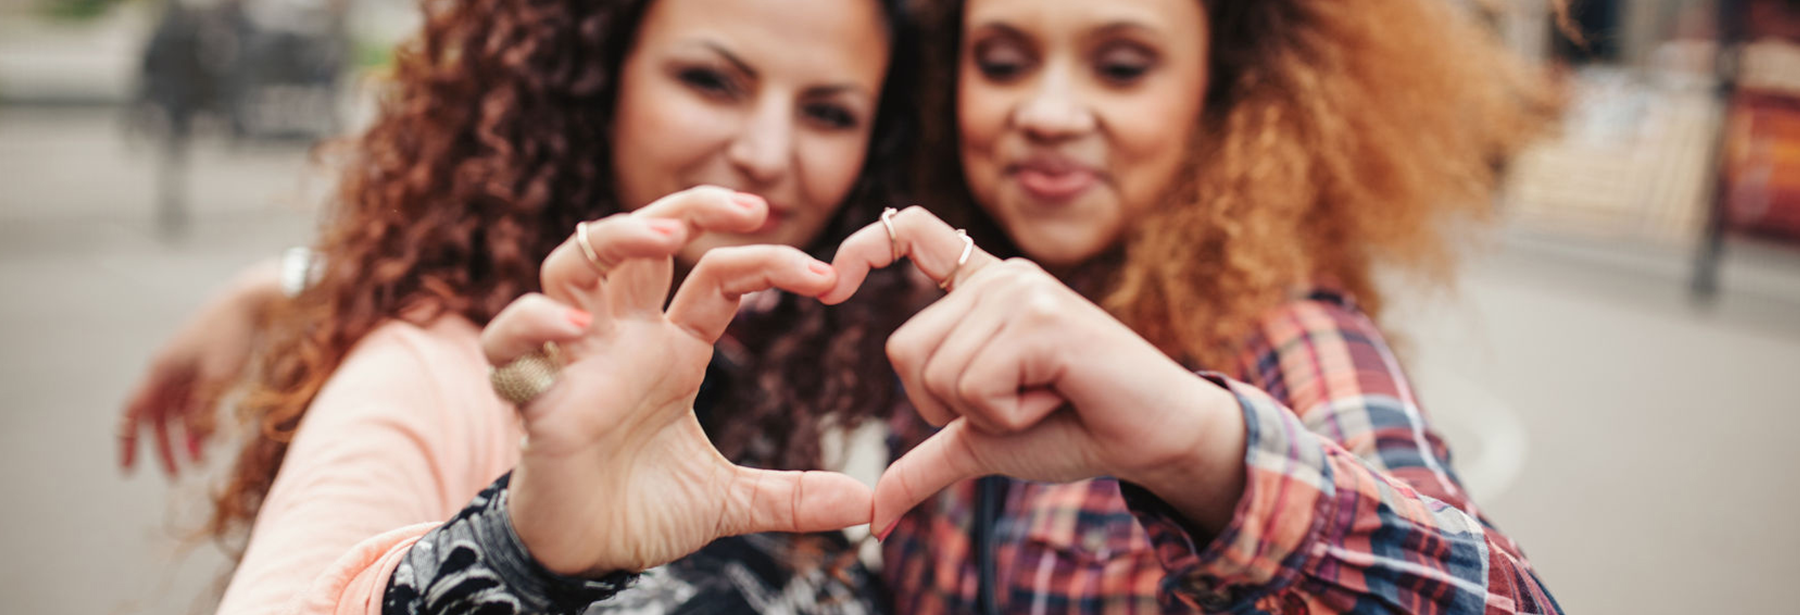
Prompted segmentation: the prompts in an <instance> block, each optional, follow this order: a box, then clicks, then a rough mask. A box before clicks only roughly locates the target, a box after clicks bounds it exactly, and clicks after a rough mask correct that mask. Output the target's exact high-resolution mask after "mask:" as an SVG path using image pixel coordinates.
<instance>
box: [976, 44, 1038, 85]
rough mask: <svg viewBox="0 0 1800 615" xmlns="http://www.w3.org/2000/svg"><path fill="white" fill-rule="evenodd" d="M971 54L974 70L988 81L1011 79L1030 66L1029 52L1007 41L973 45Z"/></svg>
mask: <svg viewBox="0 0 1800 615" xmlns="http://www.w3.org/2000/svg"><path fill="white" fill-rule="evenodd" d="M973 55H974V60H975V68H976V70H979V71H981V75H982V76H983V77H986V78H988V80H990V81H995V82H1001V83H1004V82H1007V81H1012V80H1014V79H1017V78H1019V77H1020V76H1023V75H1024V74H1025V72H1026V71H1027V70H1030V68H1031V61H1032V59H1031V54H1029V53H1027V52H1026V51H1025V50H1024V49H1022V48H1020V47H1019V45H1017V44H1013V43H1009V42H1000V41H991V42H983V43H981V44H979V45H976V46H975V50H974V53H973Z"/></svg>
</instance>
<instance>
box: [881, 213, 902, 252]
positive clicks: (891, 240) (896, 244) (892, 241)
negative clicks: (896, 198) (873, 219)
mask: <svg viewBox="0 0 1800 615" xmlns="http://www.w3.org/2000/svg"><path fill="white" fill-rule="evenodd" d="M898 213H900V210H898V209H894V208H892V207H889V208H887V209H883V210H881V226H883V227H886V228H887V234H888V249H890V250H892V251H893V253H894V262H895V263H898V262H900V236H899V235H897V234H895V233H894V214H898Z"/></svg>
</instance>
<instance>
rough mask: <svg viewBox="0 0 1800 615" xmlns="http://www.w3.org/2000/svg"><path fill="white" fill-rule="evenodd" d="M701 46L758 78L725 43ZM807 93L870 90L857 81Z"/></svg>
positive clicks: (861, 93) (844, 92) (746, 63)
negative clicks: (856, 82)
mask: <svg viewBox="0 0 1800 615" xmlns="http://www.w3.org/2000/svg"><path fill="white" fill-rule="evenodd" d="M700 46H702V47H705V48H707V49H709V50H711V51H712V52H713V53H716V54H719V57H721V58H724V59H725V61H726V62H728V63H730V64H731V65H732V67H734V68H736V69H737V70H738V71H740V72H743V73H744V75H745V76H748V77H749V78H750V79H752V80H754V79H756V78H757V73H756V69H754V68H750V64H749V63H748V62H745V61H744V60H743V58H739V57H737V54H734V53H732V52H731V50H730V49H726V48H725V46H724V45H720V44H718V43H716V42H713V41H701V42H700ZM806 94H807V95H809V96H834V95H837V94H853V95H863V96H867V95H868V92H866V91H865V88H863V87H862V86H861V85H858V84H855V83H833V84H830V85H821V86H817V87H810V88H806Z"/></svg>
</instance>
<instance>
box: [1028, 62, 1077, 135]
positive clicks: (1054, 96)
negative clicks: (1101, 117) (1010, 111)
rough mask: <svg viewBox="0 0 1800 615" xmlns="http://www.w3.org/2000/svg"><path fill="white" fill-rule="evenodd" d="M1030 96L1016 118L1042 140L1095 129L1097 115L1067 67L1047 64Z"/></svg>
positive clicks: (1031, 133)
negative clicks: (1082, 95)
mask: <svg viewBox="0 0 1800 615" xmlns="http://www.w3.org/2000/svg"><path fill="white" fill-rule="evenodd" d="M1035 85H1036V87H1034V88H1032V89H1031V90H1030V92H1029V94H1028V95H1027V96H1028V97H1027V98H1026V99H1025V100H1023V101H1021V102H1020V104H1019V107H1018V109H1017V110H1015V113H1014V117H1013V121H1014V122H1015V123H1016V124H1017V125H1018V127H1019V128H1020V129H1022V130H1024V131H1025V133H1026V134H1027V135H1029V136H1031V137H1032V138H1034V139H1038V140H1042V141H1057V140H1062V139H1067V138H1070V137H1074V136H1078V135H1081V134H1084V133H1086V132H1088V131H1091V130H1093V129H1094V114H1093V112H1092V110H1090V109H1089V108H1088V106H1087V104H1086V102H1085V101H1083V100H1082V97H1081V92H1080V91H1078V88H1077V87H1076V84H1075V80H1074V79H1073V78H1072V71H1070V70H1069V69H1068V68H1067V67H1065V66H1048V67H1045V70H1044V71H1043V73H1041V76H1040V77H1039V78H1038V79H1037V83H1036V84H1035Z"/></svg>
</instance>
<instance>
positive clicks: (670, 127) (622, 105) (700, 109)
mask: <svg viewBox="0 0 1800 615" xmlns="http://www.w3.org/2000/svg"><path fill="white" fill-rule="evenodd" d="M622 85H623V86H629V85H633V84H632V83H630V82H629V81H628V82H627V83H625V84H622ZM621 91H624V92H631V94H630V95H627V96H621V97H620V99H619V107H618V113H617V114H616V115H615V116H614V117H613V141H612V155H613V173H614V176H615V179H616V180H617V182H618V187H619V188H618V189H619V192H620V195H619V196H620V199H621V201H622V202H623V204H624V205H625V207H627V208H628V209H636V208H638V207H642V206H643V205H646V204H648V203H649V202H650V201H654V200H656V199H658V198H661V197H663V196H665V195H667V194H669V193H672V192H675V191H678V190H681V189H683V188H686V187H688V184H689V183H690V182H689V181H688V179H687V178H688V176H689V175H691V173H690V172H689V170H690V169H692V168H694V167H695V166H697V165H699V164H700V163H703V162H704V161H705V160H707V158H708V157H709V156H712V155H714V154H716V153H719V152H722V151H724V147H725V145H726V143H727V142H728V137H729V135H730V134H731V126H732V122H731V117H730V114H729V113H728V112H726V111H725V110H723V109H719V108H715V107H714V106H712V105H708V104H706V103H705V102H704V101H701V100H697V99H696V98H695V97H694V96H692V95H691V94H689V93H687V92H683V91H680V90H679V89H677V88H671V87H668V86H667V85H666V84H660V83H654V82H652V83H646V84H644V85H643V87H639V88H637V89H636V90H632V89H629V88H628V87H626V88H625V89H622V90H621Z"/></svg>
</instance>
